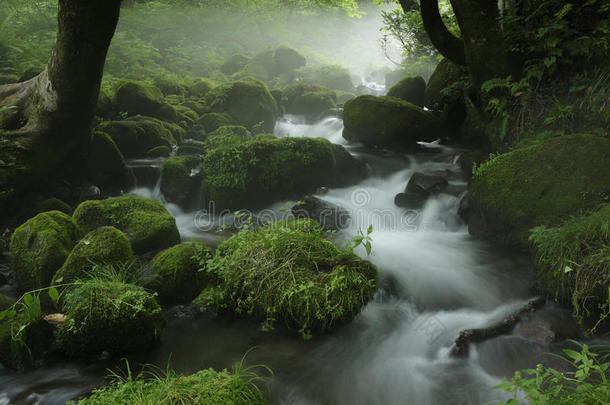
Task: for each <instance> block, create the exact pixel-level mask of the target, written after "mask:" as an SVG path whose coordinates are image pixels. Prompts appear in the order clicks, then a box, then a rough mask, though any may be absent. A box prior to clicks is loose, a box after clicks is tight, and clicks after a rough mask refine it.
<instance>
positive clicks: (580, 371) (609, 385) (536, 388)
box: [495, 341, 610, 405]
mask: <svg viewBox="0 0 610 405" xmlns="http://www.w3.org/2000/svg"><path fill="white" fill-rule="evenodd" d="M571 342H572V343H574V344H575V345H577V346H578V348H579V349H580V350H578V351H576V350H572V349H564V350H563V352H564V353H565V356H564V357H562V356H559V357H560V358H562V359H563V360H565V361H566V362H567V363H568V364H569V365H570V366H571V367H573V369H574V371H571V372H565V373H562V372H559V371H557V370H555V369H553V368H550V367H544V366H543V365H542V364H538V366H537V367H536V368H535V369H528V370H523V371H517V372H516V373H515V375H514V377H513V379H512V381H508V380H507V379H506V378H505V379H504V381H503V382H502V383H501V384H499V385H498V386H496V387H495V388H496V389H502V390H504V391H506V392H509V393H512V394H513V398H511V399H509V400H508V401H506V402H504V403H503V404H505V405H519V404H521V403H522V402H520V401H519V400H518V398H519V397H520V396H521V395H525V399H527V403H529V404H531V405H542V404H544V405H564V404H565V405H572V404H582V405H589V404H590V405H597V404H606V403H608V398H610V380H609V377H610V373H609V368H610V363H609V362H608V361H607V360H608V355H607V354H606V355H601V354H600V353H595V352H592V351H591V350H590V349H591V348H589V346H587V345H586V344H580V343H578V342H576V341H571ZM596 348H597V349H606V350H607V347H596ZM528 377H531V378H528ZM496 403H499V402H496Z"/></svg>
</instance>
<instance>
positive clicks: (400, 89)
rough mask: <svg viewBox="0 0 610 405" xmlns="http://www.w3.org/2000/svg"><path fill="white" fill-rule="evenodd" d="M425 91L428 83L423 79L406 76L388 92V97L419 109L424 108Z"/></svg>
mask: <svg viewBox="0 0 610 405" xmlns="http://www.w3.org/2000/svg"><path fill="white" fill-rule="evenodd" d="M425 91H426V81H425V80H424V78H423V77H421V76H405V77H403V78H402V79H400V80H399V81H398V83H396V84H395V85H394V86H392V88H390V90H388V96H390V97H396V98H399V99H401V100H404V101H408V102H409V103H411V104H414V105H416V106H418V107H423V106H424V93H425Z"/></svg>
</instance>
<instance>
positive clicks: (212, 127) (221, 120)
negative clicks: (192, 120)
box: [197, 113, 233, 132]
mask: <svg viewBox="0 0 610 405" xmlns="http://www.w3.org/2000/svg"><path fill="white" fill-rule="evenodd" d="M197 123H198V124H199V125H201V126H202V127H203V129H204V130H205V132H214V131H216V130H217V129H218V128H220V127H222V126H225V125H232V124H233V119H232V118H231V116H230V115H229V114H221V113H207V114H203V115H202V116H201V118H199V120H198V121H197Z"/></svg>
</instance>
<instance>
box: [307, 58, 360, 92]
mask: <svg viewBox="0 0 610 405" xmlns="http://www.w3.org/2000/svg"><path fill="white" fill-rule="evenodd" d="M301 72H302V75H303V78H302V79H303V81H304V82H305V83H308V84H315V85H318V86H323V87H326V88H329V89H333V90H342V91H348V92H353V91H354V84H353V82H352V77H351V74H350V72H349V70H347V69H346V68H344V67H343V66H338V65H325V66H319V67H316V68H312V69H307V68H305V69H301Z"/></svg>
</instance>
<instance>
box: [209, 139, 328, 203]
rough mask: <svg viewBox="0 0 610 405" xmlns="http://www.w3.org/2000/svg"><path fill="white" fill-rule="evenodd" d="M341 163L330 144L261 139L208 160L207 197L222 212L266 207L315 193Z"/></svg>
mask: <svg viewBox="0 0 610 405" xmlns="http://www.w3.org/2000/svg"><path fill="white" fill-rule="evenodd" d="M335 164H336V161H335V156H334V153H333V146H332V144H331V143H330V142H328V141H327V140H326V139H321V138H318V139H312V138H282V139H275V138H266V137H265V138H260V137H257V138H254V139H253V140H251V141H248V142H245V143H242V144H239V145H236V146H233V147H227V148H216V149H212V150H209V151H208V152H207V153H206V154H205V155H204V158H203V171H204V174H205V177H204V180H203V189H204V195H205V198H206V200H207V201H214V202H215V204H216V206H217V207H218V208H220V209H224V208H230V209H238V208H244V204H248V205H249V206H248V208H251V207H258V206H264V205H266V204H268V203H271V202H273V201H275V200H279V199H282V198H290V197H296V196H300V195H301V194H302V193H308V192H313V191H315V189H316V188H317V187H319V186H321V185H324V184H321V183H324V181H325V180H327V179H328V174H329V172H331V171H332V170H333V168H334V166H335Z"/></svg>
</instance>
